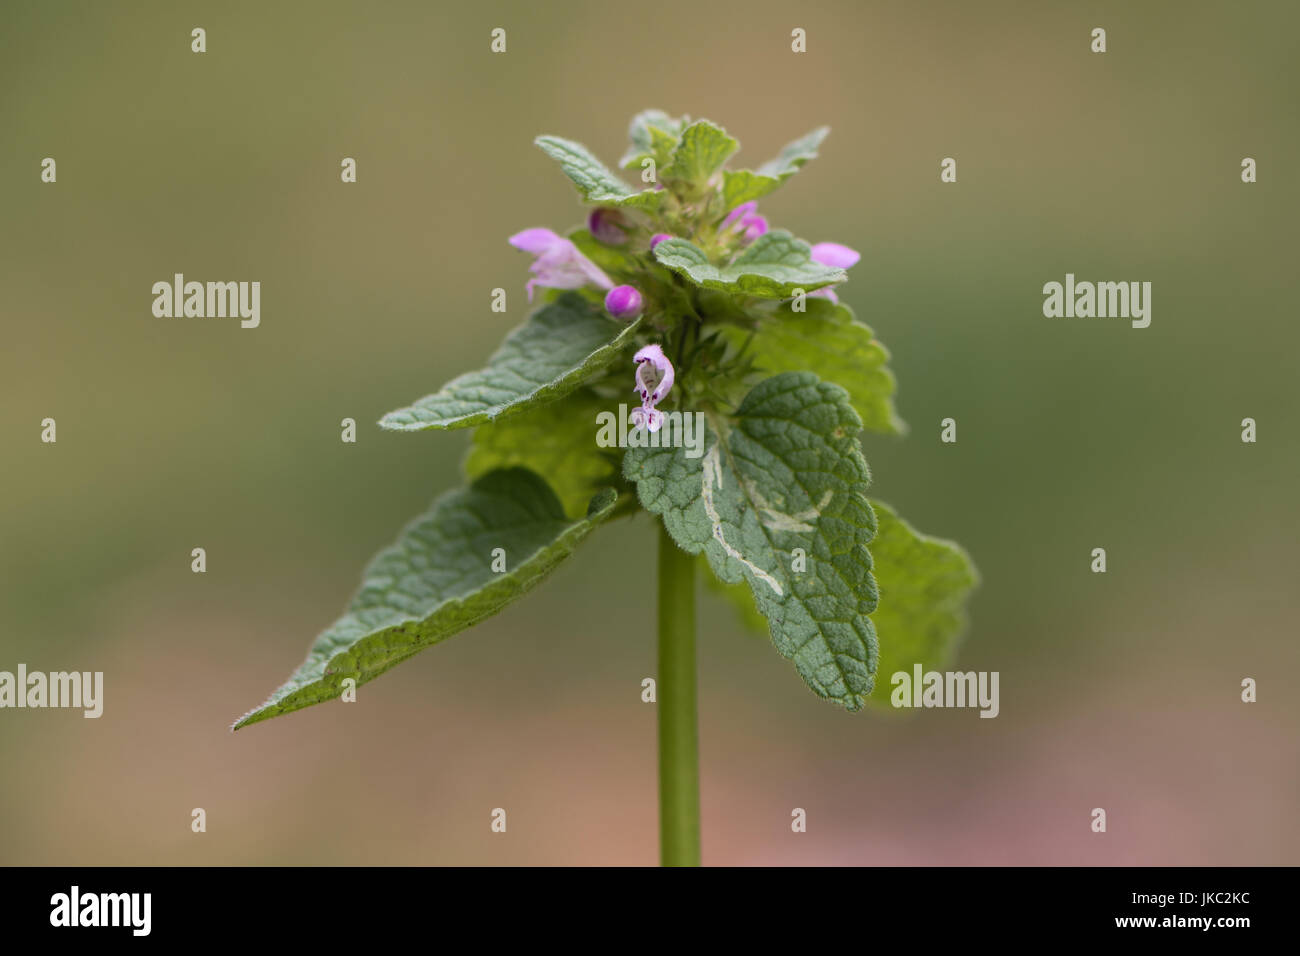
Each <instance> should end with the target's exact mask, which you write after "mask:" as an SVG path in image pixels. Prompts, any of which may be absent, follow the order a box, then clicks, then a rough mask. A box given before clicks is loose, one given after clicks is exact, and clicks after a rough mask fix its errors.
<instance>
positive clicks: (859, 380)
mask: <svg viewBox="0 0 1300 956" xmlns="http://www.w3.org/2000/svg"><path fill="white" fill-rule="evenodd" d="M804 304H805V306H806V307H807V311H806V312H794V311H793V310H792V304H791V303H788V302H787V303H782V305H781V306H780V308H779V309H778V310H777V312H776V313H775V315H772V316H770V317H767V318H764V319H760V320H759V324H758V326H757V328H756V330H754V332H753V338H752V339H749V335H750V332H749V331H747V330H745V329H742V328H736V327H727V328H725V329H723V330H722V331H721V333H720V334H721V335H722V336H723V337H724V338H725V339H727V341H729V342H731V343H732V344H733V345H734V346H736V347H737V348H739V347H741V346H742V345H743V344H744V343H745V341H746V340H747V339H748V340H749V345H748V348H747V350H746V352H745V354H746V355H747V356H748V357H749V358H750V360H751V361H752V362H753V366H754V368H755V369H756V370H757V371H760V372H766V373H767V374H768V375H775V374H777V373H778V372H797V371H801V370H803V369H816V370H817V374H818V375H820V376H821V377H822V378H824V379H826V380H827V381H831V382H835V383H836V384H837V385H841V386H843V387H844V388H845V389H846V390H847V391H848V393H849V401H851V402H852V403H853V410H854V411H856V412H857V413H858V415H859V416H861V418H862V427H863V428H866V429H869V430H870V431H873V432H881V433H883V434H887V435H902V434H905V433H906V431H907V425H906V424H905V423H904V422H903V420H902V419H901V418H899V417H898V413H897V412H896V411H895V410H894V392H895V390H896V388H897V384H896V382H895V380H894V373H893V372H891V371H890V370H889V368H888V365H887V364H886V363H888V361H889V352H888V351H887V350H886V349H885V347H884V346H883V345H881V344H880V342H879V341H877V340H876V338H875V336H874V335H872V333H871V329H869V328H868V327H867V326H865V325H863V324H862V323H861V322H859V321H858V320H857V319H856V318H854V315H853V311H852V310H851V309H850V308H849V307H848V306H846V305H837V304H836V303H834V302H831V301H830V300H829V299H824V298H820V297H817V296H810V297H808V298H807V299H806V300H805V302H804Z"/></svg>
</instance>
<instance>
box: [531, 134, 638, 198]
mask: <svg viewBox="0 0 1300 956" xmlns="http://www.w3.org/2000/svg"><path fill="white" fill-rule="evenodd" d="M533 142H535V143H536V144H537V145H538V146H540V147H541V148H542V151H543V152H544V153H546V155H547V156H550V157H551V158H552V159H554V160H556V161H557V162H559V164H560V168H562V169H563V170H564V173H565V175H567V176H568V177H569V178H570V179H572V180H573V183H574V185H575V186H577V187H578V191H579V192H580V193H582V198H583V199H585V200H586V201H587V202H589V203H597V204H599V205H602V206H633V207H636V208H639V209H652V208H656V207H658V205H659V203H660V202H661V201H662V199H663V196H662V194H661V192H660V191H659V190H657V189H644V190H641V191H640V192H638V191H637V190H635V189H633V188H632V187H631V186H629V185H628V184H627V183H625V182H623V180H621V179H619V178H618V177H617V176H615V175H614V174H613V173H612V172H611V171H610V170H609V169H608V168H607V167H606V166H605V164H604V163H602V162H601V161H600V160H598V159H597V158H596V157H595V156H593V155H591V152H590V151H589V150H588V149H587V147H585V146H583V145H582V144H581V143H575V142H573V141H572V140H567V139H561V138H560V137H558V136H539V137H537V139H535V140H534V141H533Z"/></svg>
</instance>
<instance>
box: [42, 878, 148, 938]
mask: <svg viewBox="0 0 1300 956" xmlns="http://www.w3.org/2000/svg"><path fill="white" fill-rule="evenodd" d="M152 910H153V894H152V893H83V892H81V887H79V886H73V887H72V889H71V890H70V891H69V892H67V893H55V894H54V895H53V896H51V897H50V925H51V926H59V927H63V926H67V927H75V926H126V927H130V929H131V935H133V936H148V935H149V931H150V929H151V928H152V923H153V920H152Z"/></svg>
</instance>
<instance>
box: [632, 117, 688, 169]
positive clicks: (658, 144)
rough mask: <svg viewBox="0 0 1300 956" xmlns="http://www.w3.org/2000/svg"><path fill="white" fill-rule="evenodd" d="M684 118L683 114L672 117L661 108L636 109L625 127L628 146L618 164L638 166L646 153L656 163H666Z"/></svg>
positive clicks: (678, 135)
mask: <svg viewBox="0 0 1300 956" xmlns="http://www.w3.org/2000/svg"><path fill="white" fill-rule="evenodd" d="M684 122H685V120H684V118H683V119H673V118H672V117H671V116H669V115H668V114H667V113H665V112H664V111H663V110H645V111H643V112H641V113H637V114H636V116H634V117H632V123H631V124H630V125H629V126H628V130H627V136H628V139H629V140H630V141H631V146H630V147H628V151H627V152H626V153H624V154H623V158H622V159H621V160H619V165H620V166H622V167H623V168H624V169H628V168H629V167H632V166H640V164H641V160H642V159H644V158H645V157H647V156H649V157H651V158H652V159H653V160H654V161H655V165H656V166H666V165H667V164H668V162H669V160H670V159H671V158H672V154H673V150H674V149H676V148H677V141H678V140H679V139H681V135H682V124H683V123H684Z"/></svg>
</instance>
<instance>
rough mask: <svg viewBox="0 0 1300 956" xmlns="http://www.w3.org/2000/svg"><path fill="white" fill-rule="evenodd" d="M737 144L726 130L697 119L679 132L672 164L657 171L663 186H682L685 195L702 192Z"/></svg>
mask: <svg viewBox="0 0 1300 956" xmlns="http://www.w3.org/2000/svg"><path fill="white" fill-rule="evenodd" d="M739 146H740V144H739V143H737V142H736V141H735V140H734V139H732V138H731V137H730V136H728V135H727V132H726V130H724V129H722V128H721V127H719V126H715V125H714V124H713V123H710V122H709V121H708V120H698V121H696V122H694V123H692V124H691V125H690V126H688V127H686V129H684V130H683V131H682V138H681V141H680V142H679V143H678V144H677V148H676V149H675V150H674V151H673V158H672V162H671V163H669V164H668V166H667V167H666V168H665V169H663V170H661V171H660V178H662V179H663V180H664V181H665V182H666V183H680V184H683V185H684V186H685V187H686V189H685V191H686V193H687V194H694V193H697V192H699V191H700V190H702V189H703V188H704V187H705V186H706V185H707V184H708V181H709V177H711V176H712V175H713V174H714V173H716V172H717V171H718V170H719V169H721V168H722V165H723V164H724V163H725V162H726V161H727V160H728V159H729V158H730V157H731V154H732V153H734V152H735V151H736V150H737V149H738V148H739Z"/></svg>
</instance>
